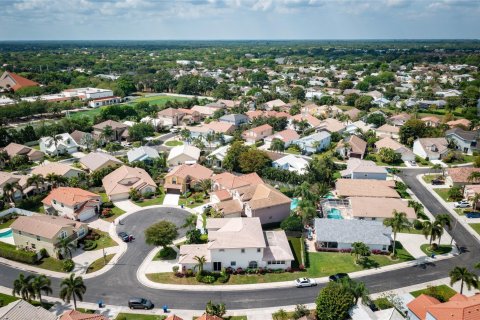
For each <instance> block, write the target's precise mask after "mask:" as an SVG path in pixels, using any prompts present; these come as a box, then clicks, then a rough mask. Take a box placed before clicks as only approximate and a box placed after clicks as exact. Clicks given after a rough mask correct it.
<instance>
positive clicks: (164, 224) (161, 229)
mask: <svg viewBox="0 0 480 320" xmlns="http://www.w3.org/2000/svg"><path fill="white" fill-rule="evenodd" d="M177 237H178V230H177V226H176V225H175V224H173V223H172V222H169V221H165V220H164V221H160V222H157V223H155V224H153V225H151V226H150V227H148V228H147V229H146V230H145V242H146V243H147V244H150V245H155V246H162V247H163V248H166V247H167V246H168V245H171V244H172V242H173V240H175V239H176V238H177Z"/></svg>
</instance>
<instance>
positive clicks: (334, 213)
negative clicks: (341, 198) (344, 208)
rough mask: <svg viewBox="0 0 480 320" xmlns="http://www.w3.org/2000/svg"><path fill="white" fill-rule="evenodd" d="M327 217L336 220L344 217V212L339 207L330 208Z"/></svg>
mask: <svg viewBox="0 0 480 320" xmlns="http://www.w3.org/2000/svg"><path fill="white" fill-rule="evenodd" d="M327 218H328V219H336V220H340V219H343V217H342V213H341V212H340V210H338V209H337V208H331V209H330V210H328V213H327Z"/></svg>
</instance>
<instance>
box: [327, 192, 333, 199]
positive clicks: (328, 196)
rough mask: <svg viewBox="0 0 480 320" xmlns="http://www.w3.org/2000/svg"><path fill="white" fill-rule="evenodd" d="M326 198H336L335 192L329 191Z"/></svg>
mask: <svg viewBox="0 0 480 320" xmlns="http://www.w3.org/2000/svg"><path fill="white" fill-rule="evenodd" d="M325 198H327V199H334V198H335V196H334V195H333V193H331V192H329V193H327V195H326V197H325Z"/></svg>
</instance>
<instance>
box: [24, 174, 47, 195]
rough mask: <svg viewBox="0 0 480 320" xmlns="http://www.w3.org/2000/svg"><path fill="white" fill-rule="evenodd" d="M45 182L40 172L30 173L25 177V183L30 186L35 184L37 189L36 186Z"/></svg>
mask: <svg viewBox="0 0 480 320" xmlns="http://www.w3.org/2000/svg"><path fill="white" fill-rule="evenodd" d="M44 182H45V179H44V178H43V176H42V175H41V174H32V175H31V176H30V177H28V179H27V185H28V186H32V185H35V188H36V189H37V191H38V188H39V186H40V185H41V184H43V183H44Z"/></svg>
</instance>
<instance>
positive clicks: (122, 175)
mask: <svg viewBox="0 0 480 320" xmlns="http://www.w3.org/2000/svg"><path fill="white" fill-rule="evenodd" d="M102 184H103V187H104V188H105V192H106V194H107V196H108V198H109V199H110V201H117V200H125V199H128V198H129V196H130V194H129V192H130V190H131V189H134V190H137V191H138V192H139V193H140V194H147V193H152V192H155V190H156V189H157V184H156V183H155V181H153V179H152V178H151V177H150V175H149V174H148V173H147V172H146V171H145V170H143V169H141V168H132V167H127V166H125V165H124V166H121V167H120V168H118V169H117V170H115V171H113V172H112V173H110V174H108V175H106V176H105V177H104V178H103V179H102Z"/></svg>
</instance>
